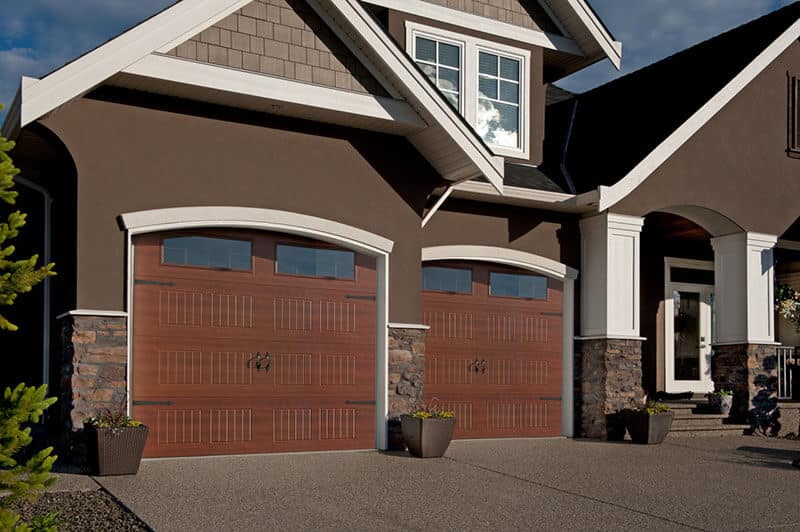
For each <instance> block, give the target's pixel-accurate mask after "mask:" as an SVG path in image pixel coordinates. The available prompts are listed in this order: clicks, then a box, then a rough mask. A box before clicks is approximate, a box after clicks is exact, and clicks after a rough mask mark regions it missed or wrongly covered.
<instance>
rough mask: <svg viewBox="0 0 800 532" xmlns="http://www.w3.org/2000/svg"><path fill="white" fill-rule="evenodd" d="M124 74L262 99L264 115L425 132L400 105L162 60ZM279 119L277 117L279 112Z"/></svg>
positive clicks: (188, 62) (172, 59)
mask: <svg viewBox="0 0 800 532" xmlns="http://www.w3.org/2000/svg"><path fill="white" fill-rule="evenodd" d="M123 72H124V73H125V74H132V75H135V76H141V77H143V78H150V79H154V80H159V81H167V82H173V83H180V84H184V85H191V86H193V87H203V88H205V89H209V90H212V91H221V92H224V93H229V94H234V95H243V96H253V97H256V98H261V99H263V100H264V104H263V106H264V109H259V110H261V111H264V112H270V113H275V112H276V111H274V110H271V109H270V107H271V105H272V104H273V103H274V102H276V101H278V102H282V103H287V104H291V105H296V106H303V107H305V108H310V109H319V110H322V111H324V112H326V113H335V114H339V115H341V114H343V113H344V114H349V115H358V116H361V117H366V118H368V119H372V120H374V121H376V122H377V121H379V122H386V126H385V127H386V128H387V129H388V128H389V127H393V128H397V129H401V130H405V131H418V130H421V129H423V128H424V127H426V124H425V122H424V121H423V120H422V119H421V118H420V117H419V115H417V113H416V112H414V110H413V109H412V108H411V107H410V106H409V105H408V104H407V103H405V102H404V101H400V100H393V99H391V98H382V97H380V96H372V95H370V94H362V93H358V92H352V91H345V90H341V89H333V88H330V87H323V86H321V85H313V84H310V83H303V82H301V81H294V80H290V79H285V78H278V77H273V76H268V75H266V74H257V73H253V72H247V71H244V70H238V69H234V68H226V67H221V66H217V65H212V64H210V63H202V62H196V61H191V60H188V59H180V58H175V57H172V56H167V55H161V54H150V55H148V56H147V57H144V58H143V59H141V60H139V61H137V62H136V63H134V64H133V65H131V66H129V67H127V68H126V69H124V70H123ZM156 92H158V91H156ZM270 101H271V102H272V103H271V102H270ZM278 114H280V113H279V112H278ZM323 121H324V120H323ZM336 123H346V121H345V120H341V121H337V122H336Z"/></svg>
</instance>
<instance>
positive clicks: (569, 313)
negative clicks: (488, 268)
mask: <svg viewBox="0 0 800 532" xmlns="http://www.w3.org/2000/svg"><path fill="white" fill-rule="evenodd" d="M437 260H472V261H480V262H490V263H494V264H504V265H508V266H515V267H517V268H521V269H523V270H528V271H532V272H534V273H540V274H543V275H546V276H548V277H552V278H555V279H559V280H561V281H562V282H563V283H564V292H563V302H564V303H563V310H562V317H561V324H562V327H561V328H562V330H561V334H562V336H561V345H562V347H561V366H562V373H561V435H562V436H564V437H567V438H571V437H572V436H573V435H574V416H575V412H574V388H575V382H574V372H575V370H574V364H575V344H574V342H573V337H574V335H575V330H574V329H575V279H576V278H577V277H578V271H577V270H575V269H573V268H570V267H569V266H567V265H565V264H561V263H560V262H556V261H554V260H552V259H548V258H546V257H541V256H539V255H534V254H533V253H527V252H525V251H519V250H515V249H508V248H501V247H493V246H473V245H463V246H458V245H455V246H432V247H426V248H422V261H423V262H428V261H437Z"/></svg>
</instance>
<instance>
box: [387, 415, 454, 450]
mask: <svg viewBox="0 0 800 532" xmlns="http://www.w3.org/2000/svg"><path fill="white" fill-rule="evenodd" d="M400 423H401V425H402V430H403V440H405V442H406V445H407V446H408V452H410V453H411V454H412V455H414V456H417V457H419V458H438V457H440V456H444V453H445V451H447V448H448V447H449V446H450V440H451V439H452V438H453V429H454V428H455V426H456V419H455V418H439V419H435V418H428V419H420V418H415V417H413V416H409V415H403V416H401V417H400Z"/></svg>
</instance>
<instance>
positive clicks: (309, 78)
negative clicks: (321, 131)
mask: <svg viewBox="0 0 800 532" xmlns="http://www.w3.org/2000/svg"><path fill="white" fill-rule="evenodd" d="M168 53H169V55H174V56H177V57H181V58H184V59H191V60H194V61H201V62H204V63H212V64H216V65H221V66H226V67H231V68H239V69H243V70H249V71H251V72H258V73H262V74H269V75H272V76H278V77H282V78H287V79H292V80H297V81H304V82H307V83H312V84H314V85H323V86H327V87H334V88H338V89H346V90H352V91H356V92H363V93H370V94H375V95H378V96H386V95H387V93H386V91H385V90H384V89H383V87H381V86H380V84H379V83H378V82H377V81H376V80H375V78H374V77H373V76H372V75H371V74H370V73H369V71H368V70H367V68H366V67H365V66H364V65H363V64H362V63H361V62H360V61H359V60H358V59H357V58H356V56H355V55H353V54H352V53H351V52H350V50H348V49H347V46H345V44H344V43H342V41H341V40H339V38H338V37H336V35H334V33H333V31H331V29H330V28H329V27H328V26H327V24H325V22H323V20H322V19H321V18H320V17H319V15H317V14H316V12H314V10H313V9H312V8H311V6H309V5H308V3H307V2H306V0H254V1H253V2H250V3H249V4H247V5H246V6H244V7H243V8H242V9H240V10H238V11H237V12H236V13H233V14H231V15H229V16H227V17H226V18H225V19H223V20H221V21H220V22H218V23H217V24H215V25H213V26H211V27H210V28H208V29H206V30H204V31H203V32H201V33H199V34H198V35H195V36H194V37H192V38H191V39H189V40H188V41H186V42H184V43H182V44H180V45H178V46H177V47H176V48H173V49H172V50H170V51H169V52H168Z"/></svg>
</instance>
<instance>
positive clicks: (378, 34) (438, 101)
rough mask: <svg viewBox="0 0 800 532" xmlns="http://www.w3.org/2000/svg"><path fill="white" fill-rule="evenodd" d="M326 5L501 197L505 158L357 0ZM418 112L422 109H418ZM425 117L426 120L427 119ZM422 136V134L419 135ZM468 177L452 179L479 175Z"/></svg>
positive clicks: (416, 140)
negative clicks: (462, 116) (399, 83)
mask: <svg viewBox="0 0 800 532" xmlns="http://www.w3.org/2000/svg"><path fill="white" fill-rule="evenodd" d="M309 4H310V5H311V6H313V7H314V8H315V9H317V10H318V11H320V10H323V11H324V8H323V7H322V5H321V4H320V2H319V1H318V0H309ZM325 4H326V5H329V6H330V7H331V8H333V9H335V10H336V11H338V13H339V14H340V15H341V16H342V17H343V19H344V20H346V21H347V22H348V23H349V24H350V25H352V27H353V28H354V29H355V32H356V33H357V34H358V35H359V36H360V37H362V38H363V39H364V41H365V43H366V44H367V45H368V46H369V47H371V48H372V50H373V51H374V52H375V54H376V55H377V57H378V58H379V59H380V60H381V61H382V62H383V63H384V64H385V65H386V67H387V70H388V71H389V72H391V73H392V74H393V75H394V76H396V77H397V78H398V79H399V80H400V82H401V85H402V86H404V87H407V88H408V89H409V90H410V92H411V94H410V96H412V97H413V98H414V99H415V100H416V104H417V105H418V106H419V107H420V108H421V109H422V110H424V114H429V115H430V116H431V117H433V119H434V120H435V122H436V123H438V124H439V125H441V127H442V128H443V129H444V130H445V131H446V132H447V133H448V135H449V136H450V137H451V138H452V139H453V140H454V141H455V142H456V143H457V144H458V146H459V148H460V149H461V150H463V152H464V153H465V155H466V156H467V157H468V158H469V160H470V161H471V162H472V163H473V164H474V165H475V166H476V167H477V170H478V172H479V174H482V175H483V176H484V177H485V178H486V179H487V180H488V181H489V183H491V184H492V185H493V186H494V187H495V188H496V189H497V191H498V192H499V193H500V194H502V193H503V192H502V190H503V175H504V172H505V162H504V159H503V158H502V157H498V156H495V155H493V154H492V153H491V152H490V151H489V149H488V148H487V147H486V145H485V144H483V142H482V141H481V140H480V138H479V137H478V135H477V134H476V133H475V131H474V130H473V129H472V128H470V127H469V125H467V124H466V122H465V121H464V120H462V118H461V117H460V116H459V115H458V113H457V112H456V111H455V110H454V109H453V108H452V107H451V106H450V104H448V103H447V101H446V100H445V99H444V98H443V97H442V96H441V95H440V94H439V92H438V91H437V90H436V89H435V88H434V87H433V86H432V85H431V84H430V83H429V82H428V80H427V79H426V78H425V77H424V74H422V72H420V71H419V69H418V68H417V67H416V66H415V65H414V64H413V63H412V62H411V59H410V58H409V57H408V56H407V55H406V54H405V53H404V52H403V51H402V50H401V49H400V47H398V46H397V45H396V44H395V43H394V42H393V41H392V40H391V38H390V37H389V36H388V35H386V33H385V32H384V31H383V29H382V28H381V27H380V26H379V25H378V23H377V21H375V19H374V18H373V17H372V16H371V15H370V14H369V13H367V12H366V11H365V10H364V8H363V7H362V6H361V5H360V3H359V2H358V0H327V1H326V2H325ZM412 105H413V103H412ZM418 110H419V109H418ZM424 114H423V118H425V116H424ZM418 135H419V134H418ZM427 138H428V137H427V136H425V135H423V136H422V138H420V137H419V136H417V135H412V136H411V137H409V140H410V141H411V143H412V144H414V145H418V144H420V143H424V142H427ZM466 174H467V175H460V176H456V177H455V178H451V179H455V180H457V179H459V178H468V177H477V175H479V174H478V173H475V172H474V171H467V172H466ZM470 174H471V175H470Z"/></svg>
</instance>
